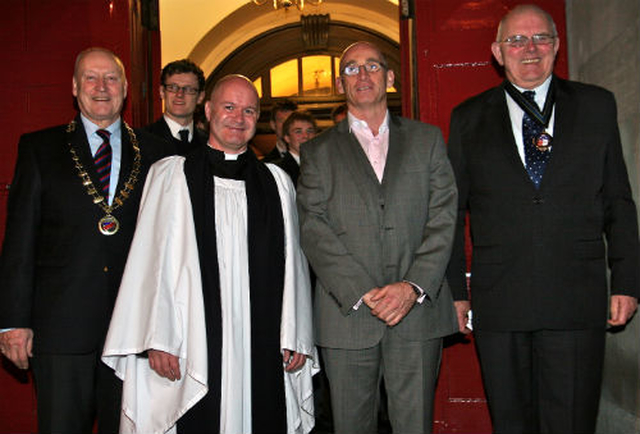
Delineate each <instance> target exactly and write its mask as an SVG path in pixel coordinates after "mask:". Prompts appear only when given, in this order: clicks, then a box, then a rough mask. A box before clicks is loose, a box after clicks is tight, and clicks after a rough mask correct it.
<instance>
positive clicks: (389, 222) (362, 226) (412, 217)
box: [298, 117, 457, 349]
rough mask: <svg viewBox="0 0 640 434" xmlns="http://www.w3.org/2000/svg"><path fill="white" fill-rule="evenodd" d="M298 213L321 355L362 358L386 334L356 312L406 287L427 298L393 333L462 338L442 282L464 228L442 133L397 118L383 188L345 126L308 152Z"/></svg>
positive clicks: (366, 314)
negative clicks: (370, 296)
mask: <svg viewBox="0 0 640 434" xmlns="http://www.w3.org/2000/svg"><path fill="white" fill-rule="evenodd" d="M300 166H301V167H300V168H301V170H300V172H301V173H300V178H299V179H298V208H299V213H300V229H301V242H302V247H303V249H304V251H305V254H306V255H307V257H308V259H309V262H310V263H311V266H312V268H313V269H314V271H315V272H316V273H317V275H318V281H317V285H316V291H315V305H314V314H315V324H314V325H315V333H316V342H317V344H318V345H321V346H325V347H332V348H350V349H361V348H368V347H371V346H373V345H375V344H376V343H377V342H379V340H380V339H381V338H382V336H383V333H384V331H385V329H386V328H387V326H386V324H385V323H383V322H382V321H380V320H379V319H377V318H376V317H374V316H372V315H371V313H370V309H369V308H368V307H367V306H365V305H362V306H361V307H360V308H359V309H358V310H353V309H352V308H353V306H354V305H355V304H356V303H357V302H358V300H359V299H360V298H361V297H362V296H363V295H364V294H365V293H367V292H368V291H369V290H371V289H372V288H375V287H382V286H384V285H387V284H390V283H394V282H398V281H402V280H408V281H411V282H413V283H415V284H417V285H419V286H420V287H421V288H423V289H424V291H425V292H426V295H427V297H426V299H425V301H424V302H423V304H421V305H418V304H416V305H415V306H414V307H413V309H412V310H411V311H410V312H409V314H408V315H407V316H406V317H405V318H404V319H403V320H402V321H401V322H400V323H399V324H398V325H396V326H395V327H393V329H392V331H393V332H394V333H398V334H400V335H401V336H402V337H403V338H405V339H408V340H426V339H431V338H436V337H441V336H445V335H448V334H451V333H454V332H456V331H457V323H456V319H455V312H454V308H453V303H452V297H451V293H450V291H449V288H448V286H447V284H446V283H445V281H444V274H445V269H446V266H447V262H448V260H449V255H450V252H451V245H452V242H453V234H454V225H455V220H456V206H457V190H456V186H455V180H454V175H453V171H452V169H451V166H450V164H449V160H448V158H447V155H446V149H445V146H444V142H443V139H442V135H441V133H440V130H439V129H438V128H436V127H434V126H430V125H426V124H424V123H421V122H416V121H411V120H408V119H404V118H397V117H391V119H390V122H389V152H388V155H387V162H386V165H385V171H384V176H383V180H382V183H379V182H378V180H377V178H376V176H375V173H374V171H373V169H372V167H371V164H370V163H369V161H368V159H367V157H366V155H365V153H364V151H363V150H362V147H361V146H360V144H359V143H358V141H357V139H356V138H355V136H354V135H353V134H351V133H350V132H349V125H348V123H347V121H344V122H342V123H340V124H339V125H337V126H336V127H334V128H332V129H330V130H328V131H326V132H325V133H323V134H322V135H321V136H319V137H317V138H316V139H314V140H312V141H310V142H307V143H305V144H304V146H302V147H301V165H300Z"/></svg>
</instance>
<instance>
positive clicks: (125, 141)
mask: <svg viewBox="0 0 640 434" xmlns="http://www.w3.org/2000/svg"><path fill="white" fill-rule="evenodd" d="M120 125H121V126H120V143H122V146H121V152H120V173H119V174H118V187H117V188H116V191H115V196H116V197H117V195H118V193H119V192H120V190H122V189H123V188H124V183H125V182H126V181H127V180H128V179H129V173H131V166H132V163H133V144H132V143H131V138H130V137H129V133H128V132H127V129H126V127H125V126H124V120H122V122H121V124H120ZM138 182H140V180H138ZM136 184H137V183H136ZM136 188H142V186H139V185H136ZM125 203H126V202H125Z"/></svg>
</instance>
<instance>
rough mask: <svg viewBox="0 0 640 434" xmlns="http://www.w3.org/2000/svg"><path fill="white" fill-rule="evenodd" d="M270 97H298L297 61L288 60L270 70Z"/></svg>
mask: <svg viewBox="0 0 640 434" xmlns="http://www.w3.org/2000/svg"><path fill="white" fill-rule="evenodd" d="M270 72H271V96H272V97H283V98H286V97H290V96H296V95H298V59H293V60H289V61H288V62H284V63H281V64H280V65H278V66H274V67H273V68H271V71H270Z"/></svg>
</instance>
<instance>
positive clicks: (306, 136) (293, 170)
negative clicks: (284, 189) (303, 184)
mask: <svg viewBox="0 0 640 434" xmlns="http://www.w3.org/2000/svg"><path fill="white" fill-rule="evenodd" d="M282 133H283V136H284V140H285V142H286V143H287V149H288V150H287V152H285V154H284V156H283V157H282V158H280V159H279V160H276V161H275V162H274V163H275V164H277V165H278V166H280V167H281V168H282V170H284V171H285V172H287V174H288V175H289V176H290V177H291V180H292V181H293V185H297V184H298V175H299V174H300V146H301V145H302V144H303V143H304V142H306V141H308V140H311V139H313V138H314V137H315V136H316V134H317V133H318V125H317V124H316V120H315V119H314V118H313V116H312V115H311V113H309V112H305V111H295V112H293V113H291V114H290V115H289V117H288V118H287V120H286V121H285V122H284V125H283V126H282Z"/></svg>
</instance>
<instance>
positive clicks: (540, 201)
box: [533, 196, 544, 205]
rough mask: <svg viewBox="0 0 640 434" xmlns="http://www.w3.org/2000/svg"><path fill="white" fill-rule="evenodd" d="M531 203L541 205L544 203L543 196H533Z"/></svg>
mask: <svg viewBox="0 0 640 434" xmlns="http://www.w3.org/2000/svg"><path fill="white" fill-rule="evenodd" d="M533 203H534V204H535V205H542V204H543V203H544V198H543V197H540V196H535V197H534V198H533Z"/></svg>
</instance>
